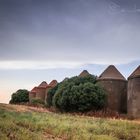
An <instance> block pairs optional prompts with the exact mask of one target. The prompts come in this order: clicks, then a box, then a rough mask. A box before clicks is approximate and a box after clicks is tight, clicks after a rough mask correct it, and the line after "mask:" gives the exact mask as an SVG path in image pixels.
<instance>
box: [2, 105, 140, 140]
mask: <svg viewBox="0 0 140 140" xmlns="http://www.w3.org/2000/svg"><path fill="white" fill-rule="evenodd" d="M0 140H140V124H139V123H137V122H133V121H127V120H113V119H112V120H111V119H104V118H93V117H82V116H72V115H68V114H55V113H51V112H48V111H47V110H41V109H35V108H32V107H25V106H15V105H4V104H0Z"/></svg>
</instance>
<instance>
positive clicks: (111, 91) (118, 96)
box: [98, 65, 127, 113]
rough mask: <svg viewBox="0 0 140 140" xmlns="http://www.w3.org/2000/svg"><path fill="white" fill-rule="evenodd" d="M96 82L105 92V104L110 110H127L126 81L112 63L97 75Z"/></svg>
mask: <svg viewBox="0 0 140 140" xmlns="http://www.w3.org/2000/svg"><path fill="white" fill-rule="evenodd" d="M98 83H99V84H100V85H101V86H102V87H103V88H104V89H105V91H106V93H107V105H106V107H107V108H108V109H110V110H113V111H117V112H124V113H126V111H127V81H126V79H125V78H124V76H123V75H122V74H121V73H120V72H119V71H118V70H117V68H116V67H115V66H114V65H110V66H109V67H107V69H105V71H104V72H103V73H102V74H101V75H100V76H99V78H98Z"/></svg>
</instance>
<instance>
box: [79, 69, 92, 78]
mask: <svg viewBox="0 0 140 140" xmlns="http://www.w3.org/2000/svg"><path fill="white" fill-rule="evenodd" d="M88 75H90V73H89V72H88V71H87V70H83V71H82V72H81V73H80V74H79V77H85V76H88Z"/></svg>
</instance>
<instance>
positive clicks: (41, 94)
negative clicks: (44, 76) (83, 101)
mask: <svg viewBox="0 0 140 140" xmlns="http://www.w3.org/2000/svg"><path fill="white" fill-rule="evenodd" d="M47 86H48V84H47V83H46V82H45V81H43V82H42V83H41V84H40V85H39V86H38V87H37V88H36V98H37V99H41V100H42V101H45V93H46V88H47Z"/></svg>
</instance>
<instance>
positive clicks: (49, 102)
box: [46, 84, 59, 107]
mask: <svg viewBox="0 0 140 140" xmlns="http://www.w3.org/2000/svg"><path fill="white" fill-rule="evenodd" d="M58 85H59V84H57V85H56V86H55V87H53V88H51V89H50V90H49V91H48V93H47V99H46V103H47V107H51V106H52V105H53V104H52V100H53V96H54V94H55V92H56V90H57V89H58Z"/></svg>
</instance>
